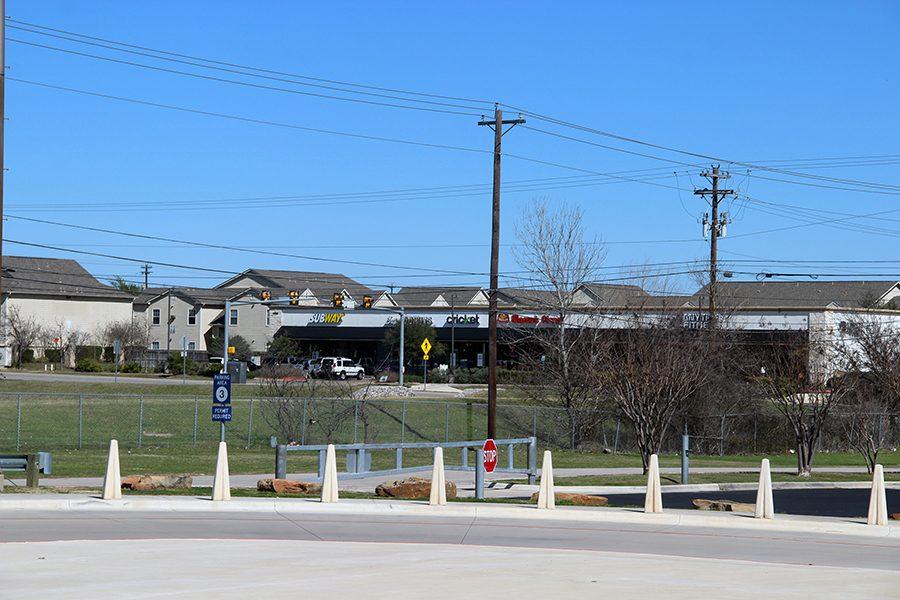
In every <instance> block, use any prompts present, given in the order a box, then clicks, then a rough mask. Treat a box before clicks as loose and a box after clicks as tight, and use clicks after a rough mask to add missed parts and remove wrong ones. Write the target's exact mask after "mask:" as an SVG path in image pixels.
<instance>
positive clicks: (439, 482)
mask: <svg viewBox="0 0 900 600" xmlns="http://www.w3.org/2000/svg"><path fill="white" fill-rule="evenodd" d="M428 503H429V504H431V505H432V506H437V505H441V504H447V481H446V479H445V478H444V449H443V448H441V447H437V448H435V449H434V469H433V470H432V471H431V497H430V498H429V499H428Z"/></svg>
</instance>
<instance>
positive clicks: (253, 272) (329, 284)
mask: <svg viewBox="0 0 900 600" xmlns="http://www.w3.org/2000/svg"><path fill="white" fill-rule="evenodd" d="M243 279H250V280H252V281H253V282H255V283H256V284H257V285H256V286H255V287H259V288H265V289H269V290H296V291H298V292H300V293H301V294H302V293H303V292H304V291H306V290H309V291H310V292H312V294H313V295H314V296H315V297H316V298H318V299H319V300H320V301H323V302H325V301H327V302H331V297H332V295H333V294H336V293H342V292H346V293H347V294H348V295H349V296H350V297H351V298H353V299H354V300H356V301H357V302H362V297H363V296H373V297H374V296H375V294H376V292H375V291H374V290H372V288H370V287H368V286H366V285H363V284H361V283H359V282H358V281H355V280H353V279H350V278H349V277H347V276H346V275H341V274H340V273H319V272H315V271H284V270H278V269H247V270H246V271H244V272H243V273H241V274H239V275H235V276H234V277H232V278H230V279H228V280H226V281H223V282H222V283H220V284H219V285H217V286H216V289H222V288H231V287H233V286H234V285H235V284H236V283H237V282H240V281H241V280H243ZM241 287H247V286H246V284H242V285H241ZM279 293H280V292H279Z"/></svg>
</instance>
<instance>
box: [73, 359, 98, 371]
mask: <svg viewBox="0 0 900 600" xmlns="http://www.w3.org/2000/svg"><path fill="white" fill-rule="evenodd" d="M75 370H76V371H83V372H85V373H99V372H100V371H101V370H102V369H101V367H100V363H99V362H98V361H96V360H94V359H93V358H80V359H78V360H77V361H75Z"/></svg>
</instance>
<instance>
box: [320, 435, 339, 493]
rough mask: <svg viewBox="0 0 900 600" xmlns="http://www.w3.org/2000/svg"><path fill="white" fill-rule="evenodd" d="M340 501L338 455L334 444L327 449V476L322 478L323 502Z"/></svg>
mask: <svg viewBox="0 0 900 600" xmlns="http://www.w3.org/2000/svg"><path fill="white" fill-rule="evenodd" d="M337 501H338V480H337V457H336V456H335V454H334V444H328V449H327V450H326V451H325V477H324V478H323V479H322V502H337Z"/></svg>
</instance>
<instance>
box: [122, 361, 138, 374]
mask: <svg viewBox="0 0 900 600" xmlns="http://www.w3.org/2000/svg"><path fill="white" fill-rule="evenodd" d="M120 371H122V372H123V373H140V372H141V365H140V363H136V362H134V361H130V362H127V363H125V364H124V365H122V368H121V369H120Z"/></svg>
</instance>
